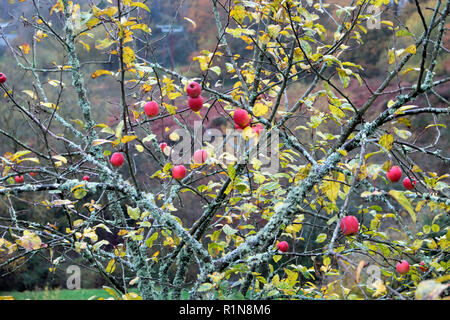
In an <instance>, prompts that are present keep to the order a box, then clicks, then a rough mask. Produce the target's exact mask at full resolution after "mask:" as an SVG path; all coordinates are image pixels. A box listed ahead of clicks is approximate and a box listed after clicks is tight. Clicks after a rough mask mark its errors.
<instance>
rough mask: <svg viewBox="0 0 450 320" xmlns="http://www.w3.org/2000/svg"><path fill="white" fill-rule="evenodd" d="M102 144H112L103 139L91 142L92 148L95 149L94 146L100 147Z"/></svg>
mask: <svg viewBox="0 0 450 320" xmlns="http://www.w3.org/2000/svg"><path fill="white" fill-rule="evenodd" d="M104 143H112V142H111V141H109V140H105V139H97V140H94V141H92V146H93V147H95V146H98V145H101V144H104Z"/></svg>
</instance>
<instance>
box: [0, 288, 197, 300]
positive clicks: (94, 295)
mask: <svg viewBox="0 0 450 320" xmlns="http://www.w3.org/2000/svg"><path fill="white" fill-rule="evenodd" d="M130 291H132V292H136V291H137V290H136V289H131V290H130ZM1 296H12V297H14V299H15V300H88V299H94V300H97V299H99V298H103V299H108V298H111V297H112V296H111V295H110V294H109V293H108V292H106V291H105V290H104V289H80V290H67V289H52V290H49V289H45V290H33V291H23V292H19V291H9V292H1V291H0V297H1ZM119 296H120V295H119ZM188 297H189V293H188V292H187V291H186V290H182V291H181V299H188Z"/></svg>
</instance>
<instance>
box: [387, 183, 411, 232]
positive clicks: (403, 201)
mask: <svg viewBox="0 0 450 320" xmlns="http://www.w3.org/2000/svg"><path fill="white" fill-rule="evenodd" d="M389 195H390V196H392V197H393V198H394V199H395V200H397V202H398V203H399V204H400V205H401V206H402V207H403V208H404V209H405V210H406V211H408V213H409V215H410V216H411V220H412V221H413V223H414V224H415V223H416V212H415V211H414V209H413V207H412V205H411V202H409V200H408V198H406V196H405V195H404V194H403V192H402V191H398V190H390V191H389Z"/></svg>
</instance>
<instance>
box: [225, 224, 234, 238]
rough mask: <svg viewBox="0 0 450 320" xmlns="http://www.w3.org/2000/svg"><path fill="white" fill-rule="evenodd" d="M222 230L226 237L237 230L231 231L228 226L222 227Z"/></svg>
mask: <svg viewBox="0 0 450 320" xmlns="http://www.w3.org/2000/svg"><path fill="white" fill-rule="evenodd" d="M222 230H223V232H224V233H225V234H226V235H227V236H231V235H233V234H235V233H236V232H237V230H235V229H233V228H232V227H230V226H229V225H228V224H226V225H224V226H223V228H222Z"/></svg>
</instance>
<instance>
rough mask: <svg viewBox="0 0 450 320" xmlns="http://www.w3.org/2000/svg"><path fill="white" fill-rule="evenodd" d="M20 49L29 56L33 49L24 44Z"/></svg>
mask: <svg viewBox="0 0 450 320" xmlns="http://www.w3.org/2000/svg"><path fill="white" fill-rule="evenodd" d="M19 48H20V50H22V52H23V53H24V54H28V53H29V52H30V50H31V47H30V45H29V44H28V43H24V44H23V45H21V46H19Z"/></svg>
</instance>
